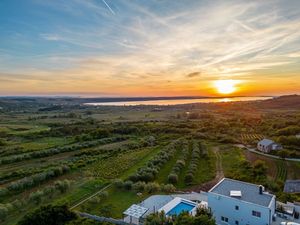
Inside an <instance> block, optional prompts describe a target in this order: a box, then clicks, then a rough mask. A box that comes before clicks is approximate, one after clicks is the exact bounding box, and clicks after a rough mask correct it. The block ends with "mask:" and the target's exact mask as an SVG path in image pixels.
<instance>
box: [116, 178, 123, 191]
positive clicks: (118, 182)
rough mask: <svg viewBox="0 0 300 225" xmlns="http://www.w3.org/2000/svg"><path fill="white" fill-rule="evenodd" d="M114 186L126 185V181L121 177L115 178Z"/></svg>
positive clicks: (121, 186)
mask: <svg viewBox="0 0 300 225" xmlns="http://www.w3.org/2000/svg"><path fill="white" fill-rule="evenodd" d="M114 186H115V187H116V188H119V189H121V188H123V186H124V182H123V181H122V180H121V179H116V180H114Z"/></svg>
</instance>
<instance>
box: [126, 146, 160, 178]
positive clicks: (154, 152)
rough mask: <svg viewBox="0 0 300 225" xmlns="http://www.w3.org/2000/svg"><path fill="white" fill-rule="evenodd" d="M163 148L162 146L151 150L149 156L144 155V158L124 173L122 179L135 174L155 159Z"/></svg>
mask: <svg viewBox="0 0 300 225" xmlns="http://www.w3.org/2000/svg"><path fill="white" fill-rule="evenodd" d="M161 148H162V146H157V147H154V148H151V151H149V152H148V154H146V155H144V157H142V158H140V159H139V160H138V161H137V162H136V163H135V164H134V165H132V166H131V167H130V168H129V169H127V170H126V171H124V173H123V174H122V175H121V176H120V178H121V179H126V178H127V177H129V176H130V175H131V174H133V173H135V172H136V170H137V169H139V168H141V167H142V166H144V165H145V164H146V163H147V162H148V161H149V160H150V159H151V158H152V157H154V156H155V155H156V154H157V153H158V152H160V150H161Z"/></svg>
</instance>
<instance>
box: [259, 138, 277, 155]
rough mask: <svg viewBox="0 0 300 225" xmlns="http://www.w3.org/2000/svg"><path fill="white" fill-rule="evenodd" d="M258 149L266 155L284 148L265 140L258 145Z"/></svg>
mask: <svg viewBox="0 0 300 225" xmlns="http://www.w3.org/2000/svg"><path fill="white" fill-rule="evenodd" d="M257 149H258V150H259V151H261V152H264V153H270V152H271V151H273V150H281V149H282V146H281V145H280V144H277V143H276V142H274V141H272V140H270V139H263V140H261V141H260V142H258V143H257Z"/></svg>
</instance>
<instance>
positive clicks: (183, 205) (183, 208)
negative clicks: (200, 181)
mask: <svg viewBox="0 0 300 225" xmlns="http://www.w3.org/2000/svg"><path fill="white" fill-rule="evenodd" d="M195 207H196V206H195V205H192V204H190V203H187V202H183V201H181V202H180V203H178V204H177V205H176V206H175V207H174V208H173V209H171V210H170V211H169V212H168V213H167V216H172V215H179V214H180V213H182V212H190V211H191V210H192V209H193V208H195Z"/></svg>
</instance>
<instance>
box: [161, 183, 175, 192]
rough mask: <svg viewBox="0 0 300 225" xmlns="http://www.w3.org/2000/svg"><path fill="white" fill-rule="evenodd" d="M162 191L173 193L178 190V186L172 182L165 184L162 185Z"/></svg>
mask: <svg viewBox="0 0 300 225" xmlns="http://www.w3.org/2000/svg"><path fill="white" fill-rule="evenodd" d="M161 191H163V192H167V193H171V192H174V191H176V188H175V187H174V186H173V185H172V184H165V185H162V186H161Z"/></svg>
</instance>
